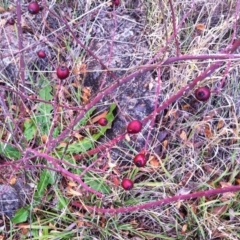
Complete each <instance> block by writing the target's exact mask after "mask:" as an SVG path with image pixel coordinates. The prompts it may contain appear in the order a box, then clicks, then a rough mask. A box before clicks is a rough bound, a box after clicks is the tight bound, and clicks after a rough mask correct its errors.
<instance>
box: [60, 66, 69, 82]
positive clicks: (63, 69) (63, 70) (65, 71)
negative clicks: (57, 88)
mask: <svg viewBox="0 0 240 240" xmlns="http://www.w3.org/2000/svg"><path fill="white" fill-rule="evenodd" d="M57 76H58V78H60V79H62V80H63V79H65V78H67V77H68V76H69V69H68V68H67V67H65V66H59V67H58V68H57Z"/></svg>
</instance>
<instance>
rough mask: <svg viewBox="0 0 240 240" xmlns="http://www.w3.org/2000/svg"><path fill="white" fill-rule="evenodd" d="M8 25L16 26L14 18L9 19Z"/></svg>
mask: <svg viewBox="0 0 240 240" xmlns="http://www.w3.org/2000/svg"><path fill="white" fill-rule="evenodd" d="M7 24H9V25H14V24H15V20H14V18H9V19H8V20H7Z"/></svg>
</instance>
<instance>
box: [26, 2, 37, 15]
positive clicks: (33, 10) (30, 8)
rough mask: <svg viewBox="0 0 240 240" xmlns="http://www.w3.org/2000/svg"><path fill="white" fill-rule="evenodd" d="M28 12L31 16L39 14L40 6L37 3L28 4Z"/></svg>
mask: <svg viewBox="0 0 240 240" xmlns="http://www.w3.org/2000/svg"><path fill="white" fill-rule="evenodd" d="M28 11H29V12H30V13H31V14H38V13H39V11H40V7H39V4H38V3H37V2H36V1H32V2H30V3H29V4H28Z"/></svg>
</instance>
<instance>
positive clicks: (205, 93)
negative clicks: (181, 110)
mask: <svg viewBox="0 0 240 240" xmlns="http://www.w3.org/2000/svg"><path fill="white" fill-rule="evenodd" d="M210 95H211V91H210V89H209V88H208V87H200V88H198V89H196V91H195V97H196V99H197V100H199V101H201V102H205V101H207V100H208V99H209V98H210Z"/></svg>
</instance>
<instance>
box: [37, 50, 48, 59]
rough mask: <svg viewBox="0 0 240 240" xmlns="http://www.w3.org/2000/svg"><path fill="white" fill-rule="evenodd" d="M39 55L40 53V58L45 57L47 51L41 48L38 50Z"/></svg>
mask: <svg viewBox="0 0 240 240" xmlns="http://www.w3.org/2000/svg"><path fill="white" fill-rule="evenodd" d="M37 55H38V57H39V58H45V57H46V56H47V55H46V53H45V51H43V50H39V51H38V52H37Z"/></svg>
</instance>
